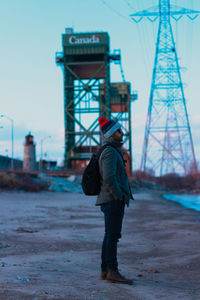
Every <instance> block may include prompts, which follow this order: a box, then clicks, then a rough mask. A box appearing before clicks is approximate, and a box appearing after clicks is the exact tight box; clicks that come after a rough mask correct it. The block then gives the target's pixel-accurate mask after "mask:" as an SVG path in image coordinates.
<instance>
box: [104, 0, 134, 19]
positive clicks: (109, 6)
mask: <svg viewBox="0 0 200 300" xmlns="http://www.w3.org/2000/svg"><path fill="white" fill-rule="evenodd" d="M101 2H102V3H103V4H104V5H105V6H106V7H108V8H109V9H111V10H112V11H113V12H114V13H115V14H116V15H117V16H118V17H121V18H123V19H125V20H126V21H128V22H131V23H132V21H131V20H130V19H129V18H127V17H126V16H124V15H122V14H121V13H119V12H118V11H117V10H116V9H115V8H113V7H112V6H111V5H110V4H108V3H107V2H106V1H105V0H101Z"/></svg>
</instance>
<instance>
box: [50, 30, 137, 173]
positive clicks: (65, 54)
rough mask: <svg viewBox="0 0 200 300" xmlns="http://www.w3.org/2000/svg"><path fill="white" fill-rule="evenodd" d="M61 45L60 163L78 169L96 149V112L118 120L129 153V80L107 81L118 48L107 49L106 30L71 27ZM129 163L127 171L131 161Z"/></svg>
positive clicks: (99, 138) (99, 141) (98, 142)
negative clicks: (62, 119)
mask: <svg viewBox="0 0 200 300" xmlns="http://www.w3.org/2000/svg"><path fill="white" fill-rule="evenodd" d="M62 46H63V51H62V52H57V53H56V63H57V65H59V66H61V67H62V69H63V75H64V117H65V157H64V167H65V168H66V169H69V168H70V169H71V168H72V169H82V168H84V167H85V166H86V164H87V161H88V160H89V159H90V157H91V154H92V153H93V152H97V151H98V149H99V146H100V145H101V144H102V135H101V132H100V127H99V122H98V118H99V117H100V116H104V117H105V118H107V119H109V118H111V117H112V118H114V117H117V118H118V120H119V121H120V122H122V126H123V128H124V132H125V134H124V136H125V147H126V150H128V151H129V153H130V156H131V126H130V116H131V115H130V114H131V109H130V103H131V100H133V99H132V98H131V95H130V84H129V83H126V82H124V83H116V84H114V83H113V84H111V82H110V63H111V62H116V63H120V60H121V56H120V51H119V50H118V51H116V50H115V51H114V52H113V53H110V45H109V36H108V34H107V33H106V32H90V33H74V32H73V29H72V28H66V32H65V34H63V35H62ZM134 99H135V98H134ZM130 160H131V158H130ZM129 166H130V168H129V169H130V170H129V173H130V172H131V163H129Z"/></svg>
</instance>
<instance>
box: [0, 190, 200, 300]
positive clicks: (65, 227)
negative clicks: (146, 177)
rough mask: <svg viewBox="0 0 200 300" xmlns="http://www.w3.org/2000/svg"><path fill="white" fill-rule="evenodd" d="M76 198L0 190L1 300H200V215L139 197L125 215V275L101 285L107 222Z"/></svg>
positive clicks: (88, 200) (147, 195) (90, 203)
mask: <svg viewBox="0 0 200 300" xmlns="http://www.w3.org/2000/svg"><path fill="white" fill-rule="evenodd" d="M94 203H95V198H94V197H86V196H84V195H83V194H81V193H78V192H74V193H72V192H71V193H69V192H65V193H64V192H40V193H25V192H5V191H1V192H0V300H7V299H13V300H29V299H33V300H40V299H60V300H61V299H62V300H112V299H116V300H118V299H119V300H121V299H124V300H157V299H165V300H166V299H167V300H176V299H177V300H178V299H179V300H193V299H200V287H199V282H200V272H199V269H200V255H199V249H200V234H199V232H200V215H199V213H198V212H195V211H192V210H188V209H185V208H183V207H181V206H179V205H178V204H175V203H172V202H170V201H167V200H164V199H162V197H161V195H160V193H159V192H154V191H153V192H152V191H151V192H148V191H145V192H139V193H137V194H136V195H135V201H134V202H132V203H131V205H130V207H129V208H128V209H126V214H125V219H124V226H123V235H122V239H121V240H120V242H119V255H118V256H119V266H120V270H121V272H122V273H123V274H124V275H126V276H127V277H130V278H132V279H133V280H134V284H133V285H132V286H126V285H122V284H111V283H107V282H106V281H100V280H99V273H100V267H99V265H100V247H101V241H102V239H103V230H104V227H103V218H102V214H101V212H100V211H99V208H98V207H95V205H94Z"/></svg>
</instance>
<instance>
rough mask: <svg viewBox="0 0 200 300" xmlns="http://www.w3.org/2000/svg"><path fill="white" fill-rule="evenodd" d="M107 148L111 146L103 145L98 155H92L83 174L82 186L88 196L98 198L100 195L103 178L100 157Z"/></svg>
mask: <svg viewBox="0 0 200 300" xmlns="http://www.w3.org/2000/svg"><path fill="white" fill-rule="evenodd" d="M107 146H110V145H108V144H105V145H103V146H102V147H101V148H100V149H99V151H98V152H97V153H95V154H93V155H92V157H91V159H90V162H89V164H88V165H87V167H86V168H85V170H84V172H83V177H82V182H81V185H82V189H83V192H84V194H85V195H87V196H96V195H99V193H100V190H101V176H100V173H99V157H100V155H101V153H102V152H103V150H104V149H105V148H106V147H107Z"/></svg>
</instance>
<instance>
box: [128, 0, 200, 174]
mask: <svg viewBox="0 0 200 300" xmlns="http://www.w3.org/2000/svg"><path fill="white" fill-rule="evenodd" d="M198 13H199V12H197V11H193V10H188V9H184V8H180V7H179V8H178V7H174V6H173V7H171V8H170V0H159V11H155V8H151V9H149V10H144V11H141V12H138V13H136V14H133V15H131V17H132V18H133V20H134V21H136V22H139V21H140V20H141V19H142V18H143V17H144V16H145V17H147V18H148V19H149V20H150V21H155V20H156V19H157V18H158V17H159V28H158V35H157V43H156V53H155V61H154V68H153V75H152V83H151V91H150V99H149V107H148V114H147V120H146V129H145V137H144V145H143V154H142V161H141V169H142V170H143V171H147V172H148V171H153V173H154V174H156V175H160V176H161V175H163V174H168V173H179V174H188V173H191V172H192V173H195V174H196V173H197V164H196V159H195V153H194V147H193V142H192V135H191V130H190V124H189V119H188V113H187V108H186V102H185V97H184V91H183V84H182V81H181V74H180V68H179V63H178V57H177V52H176V48H175V42H174V37H173V32H172V26H171V22H170V17H173V18H174V19H175V20H179V19H180V18H181V17H182V16H183V15H184V14H185V15H187V16H188V17H189V18H190V19H194V18H196V16H197V15H198Z"/></svg>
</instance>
